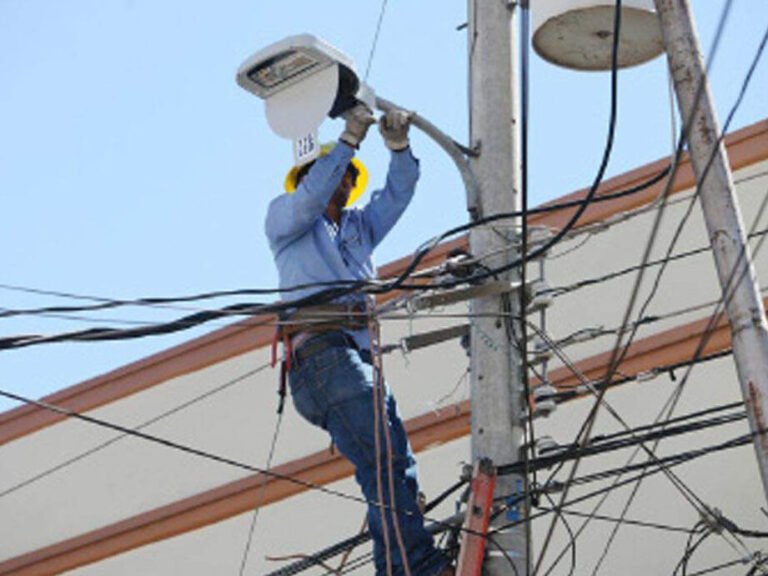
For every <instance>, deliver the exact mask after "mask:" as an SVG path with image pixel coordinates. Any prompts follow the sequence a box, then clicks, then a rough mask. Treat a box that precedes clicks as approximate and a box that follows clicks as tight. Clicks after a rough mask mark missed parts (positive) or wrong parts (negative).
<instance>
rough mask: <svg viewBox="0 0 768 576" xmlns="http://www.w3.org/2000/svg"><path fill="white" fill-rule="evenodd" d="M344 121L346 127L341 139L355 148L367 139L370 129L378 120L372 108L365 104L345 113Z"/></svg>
mask: <svg viewBox="0 0 768 576" xmlns="http://www.w3.org/2000/svg"><path fill="white" fill-rule="evenodd" d="M344 120H345V121H346V125H345V126H344V132H342V133H341V136H340V137H339V138H340V140H341V141H342V142H345V143H347V144H349V145H350V146H352V147H353V148H358V147H359V146H360V142H362V141H363V139H364V138H365V135H366V133H367V132H368V128H369V127H370V126H371V124H373V123H375V122H376V118H374V117H373V114H372V113H371V110H370V108H368V106H366V105H365V104H358V105H357V106H355V107H354V108H351V109H350V110H348V111H347V112H345V113H344Z"/></svg>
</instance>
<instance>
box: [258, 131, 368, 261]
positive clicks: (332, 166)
mask: <svg viewBox="0 0 768 576" xmlns="http://www.w3.org/2000/svg"><path fill="white" fill-rule="evenodd" d="M353 156H354V149H353V148H352V147H351V146H349V145H347V144H345V143H343V142H339V143H338V144H336V146H335V147H334V148H333V150H331V152H330V153H329V154H328V155H326V156H323V157H322V158H319V159H318V160H317V161H316V162H315V164H314V165H313V166H312V168H310V170H309V172H308V173H307V175H306V176H305V177H304V179H303V180H302V181H301V184H299V186H298V187H297V188H296V191H295V192H294V193H293V194H281V195H280V196H278V197H277V198H275V199H274V200H272V202H270V204H269V209H268V210H267V220H266V223H265V226H264V229H265V231H266V234H267V238H268V239H269V244H270V247H271V248H272V251H273V252H274V253H275V254H277V253H278V252H279V251H280V250H281V249H282V248H283V247H284V246H285V245H287V244H289V243H290V242H291V241H293V240H294V239H296V238H298V237H299V236H301V235H302V234H304V233H305V232H306V231H307V230H309V229H310V228H311V227H312V225H313V224H314V222H315V221H316V220H317V219H318V218H319V217H320V216H321V215H322V214H323V213H324V212H325V209H326V208H327V207H328V202H329V201H330V199H331V197H332V196H333V193H334V192H335V191H336V188H337V187H338V186H339V183H340V182H341V179H342V178H343V177H344V173H345V172H346V170H347V166H348V165H349V162H350V161H351V160H352V157H353Z"/></svg>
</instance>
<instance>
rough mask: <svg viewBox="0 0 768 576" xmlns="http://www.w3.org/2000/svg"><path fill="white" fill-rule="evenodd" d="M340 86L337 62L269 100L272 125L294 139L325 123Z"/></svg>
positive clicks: (282, 134)
mask: <svg viewBox="0 0 768 576" xmlns="http://www.w3.org/2000/svg"><path fill="white" fill-rule="evenodd" d="M338 88H339V67H338V65H336V64H334V65H332V66H328V67H327V68H325V69H323V70H320V71H319V72H317V73H315V74H313V75H312V76H309V77H307V78H305V79H304V80H302V81H301V82H298V83H296V84H293V85H292V86H288V87H287V88H285V89H284V90H281V91H279V92H277V93H275V94H274V95H272V96H270V97H269V98H267V100H266V101H265V104H266V112H267V122H268V123H269V127H270V128H272V130H273V131H274V132H275V133H276V134H277V135H278V136H282V137H283V138H289V139H291V140H294V139H297V138H300V137H302V136H305V135H307V134H309V133H310V132H312V131H313V130H315V129H316V128H317V127H318V126H320V124H322V123H323V120H325V118H326V116H327V115H328V113H329V112H330V111H331V108H333V102H334V100H335V99H336V94H337V92H338Z"/></svg>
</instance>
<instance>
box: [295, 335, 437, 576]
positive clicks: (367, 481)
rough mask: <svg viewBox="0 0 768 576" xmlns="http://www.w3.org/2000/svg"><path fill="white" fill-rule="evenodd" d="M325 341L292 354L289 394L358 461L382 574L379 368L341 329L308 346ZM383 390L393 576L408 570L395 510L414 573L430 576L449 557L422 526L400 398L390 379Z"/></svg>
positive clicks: (383, 469)
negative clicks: (390, 469) (376, 421)
mask: <svg viewBox="0 0 768 576" xmlns="http://www.w3.org/2000/svg"><path fill="white" fill-rule="evenodd" d="M321 340H322V341H323V345H325V344H327V345H328V347H325V348H324V349H321V350H319V351H318V352H316V353H314V354H311V355H309V356H308V357H307V358H295V359H294V363H293V365H292V368H291V371H290V373H289V382H290V387H291V396H292V397H293V403H294V406H295V407H296V410H297V411H298V412H299V414H301V415H302V416H303V417H304V418H305V419H307V420H308V421H309V422H311V423H312V424H314V425H315V426H319V427H320V428H322V429H324V430H326V431H327V432H328V433H329V434H330V435H331V438H332V439H333V442H334V444H335V445H336V447H337V448H338V449H339V451H340V452H341V453H342V454H343V455H344V456H345V457H346V458H347V459H348V460H349V461H350V462H351V463H352V464H353V465H354V467H355V478H356V479H357V482H358V484H360V487H361V488H362V491H363V495H364V496H365V498H366V499H367V500H368V502H369V504H368V529H369V530H370V533H371V536H372V538H373V556H374V562H375V565H376V574H386V573H387V560H386V550H385V544H384V535H383V528H382V518H381V510H380V508H379V506H378V505H377V503H378V502H379V496H378V490H377V482H376V460H375V457H376V449H375V447H376V443H375V437H374V404H373V369H372V366H371V365H370V361H367V362H366V361H365V360H368V359H369V356H368V355H367V352H363V353H362V354H361V352H360V351H358V350H357V348H356V347H355V346H354V345H353V344H352V343H351V339H349V338H348V337H347V336H346V335H344V334H343V333H342V332H326V333H324V334H321V335H318V336H315V337H313V338H312V339H311V340H310V341H308V342H305V343H304V344H303V346H306V347H307V348H309V347H315V346H316V345H317V343H318V342H320V341H321ZM303 346H302V347H303ZM302 347H300V348H299V353H300V352H301V350H302ZM385 393H386V397H385V400H384V402H385V404H386V412H387V413H386V415H384V414H382V416H381V422H382V430H381V431H380V453H379V454H378V458H379V460H380V462H381V475H382V478H381V486H382V492H383V495H384V504H385V505H386V506H390V505H391V506H393V507H394V509H395V512H394V513H393V512H392V511H391V510H390V509H389V508H385V510H384V512H385V519H386V525H387V531H388V534H389V548H390V553H391V562H392V571H393V575H394V576H399V575H401V574H404V573H405V572H404V568H403V561H402V558H401V555H400V549H399V547H398V544H397V538H396V535H395V531H394V526H393V515H394V516H395V519H396V522H397V523H398V524H399V527H400V533H401V535H402V539H403V542H404V547H405V549H406V555H407V557H408V566H409V568H410V571H411V574H412V575H413V576H431V575H433V574H437V573H439V572H440V570H441V569H442V568H443V566H444V565H445V564H446V560H445V558H444V557H443V555H442V553H441V552H440V551H439V550H437V549H436V548H435V545H434V541H433V538H432V535H431V534H430V533H429V532H427V530H426V529H425V528H424V519H423V517H422V515H421V512H420V511H419V509H418V505H417V500H418V493H419V490H418V483H417V479H416V461H415V459H414V457H413V453H412V452H411V447H410V445H409V444H408V438H407V436H406V433H405V428H403V423H402V421H401V420H400V416H399V415H398V413H397V406H396V404H395V399H394V397H393V396H392V394H391V393H390V391H389V387H387V386H386V385H385ZM384 424H386V426H387V427H388V428H389V434H390V437H391V445H392V462H393V464H392V465H393V475H394V485H395V490H394V492H395V502H394V504H391V502H390V491H389V479H388V474H387V461H388V458H387V452H386V441H385V437H384V433H385V432H384V430H383V425H384Z"/></svg>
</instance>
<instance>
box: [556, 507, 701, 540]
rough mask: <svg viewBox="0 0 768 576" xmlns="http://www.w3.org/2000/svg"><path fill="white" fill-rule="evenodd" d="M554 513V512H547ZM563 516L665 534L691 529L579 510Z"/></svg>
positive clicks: (686, 531)
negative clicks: (659, 531) (657, 531)
mask: <svg viewBox="0 0 768 576" xmlns="http://www.w3.org/2000/svg"><path fill="white" fill-rule="evenodd" d="M545 511H547V512H552V510H545ZM561 512H562V513H563V514H568V515H569V516H576V517H578V518H589V519H590V520H602V521H603V522H611V523H614V524H626V525H627V526H637V527H638V528H651V529H653V530H661V531H665V532H684V533H685V534H689V533H690V532H691V529H690V528H683V527H682V526H671V525H669V524H660V523H658V522H646V521H643V520H633V519H627V518H616V517H612V516H606V515H604V514H596V513H594V512H589V513H587V512H579V511H577V510H562V511H561Z"/></svg>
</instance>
